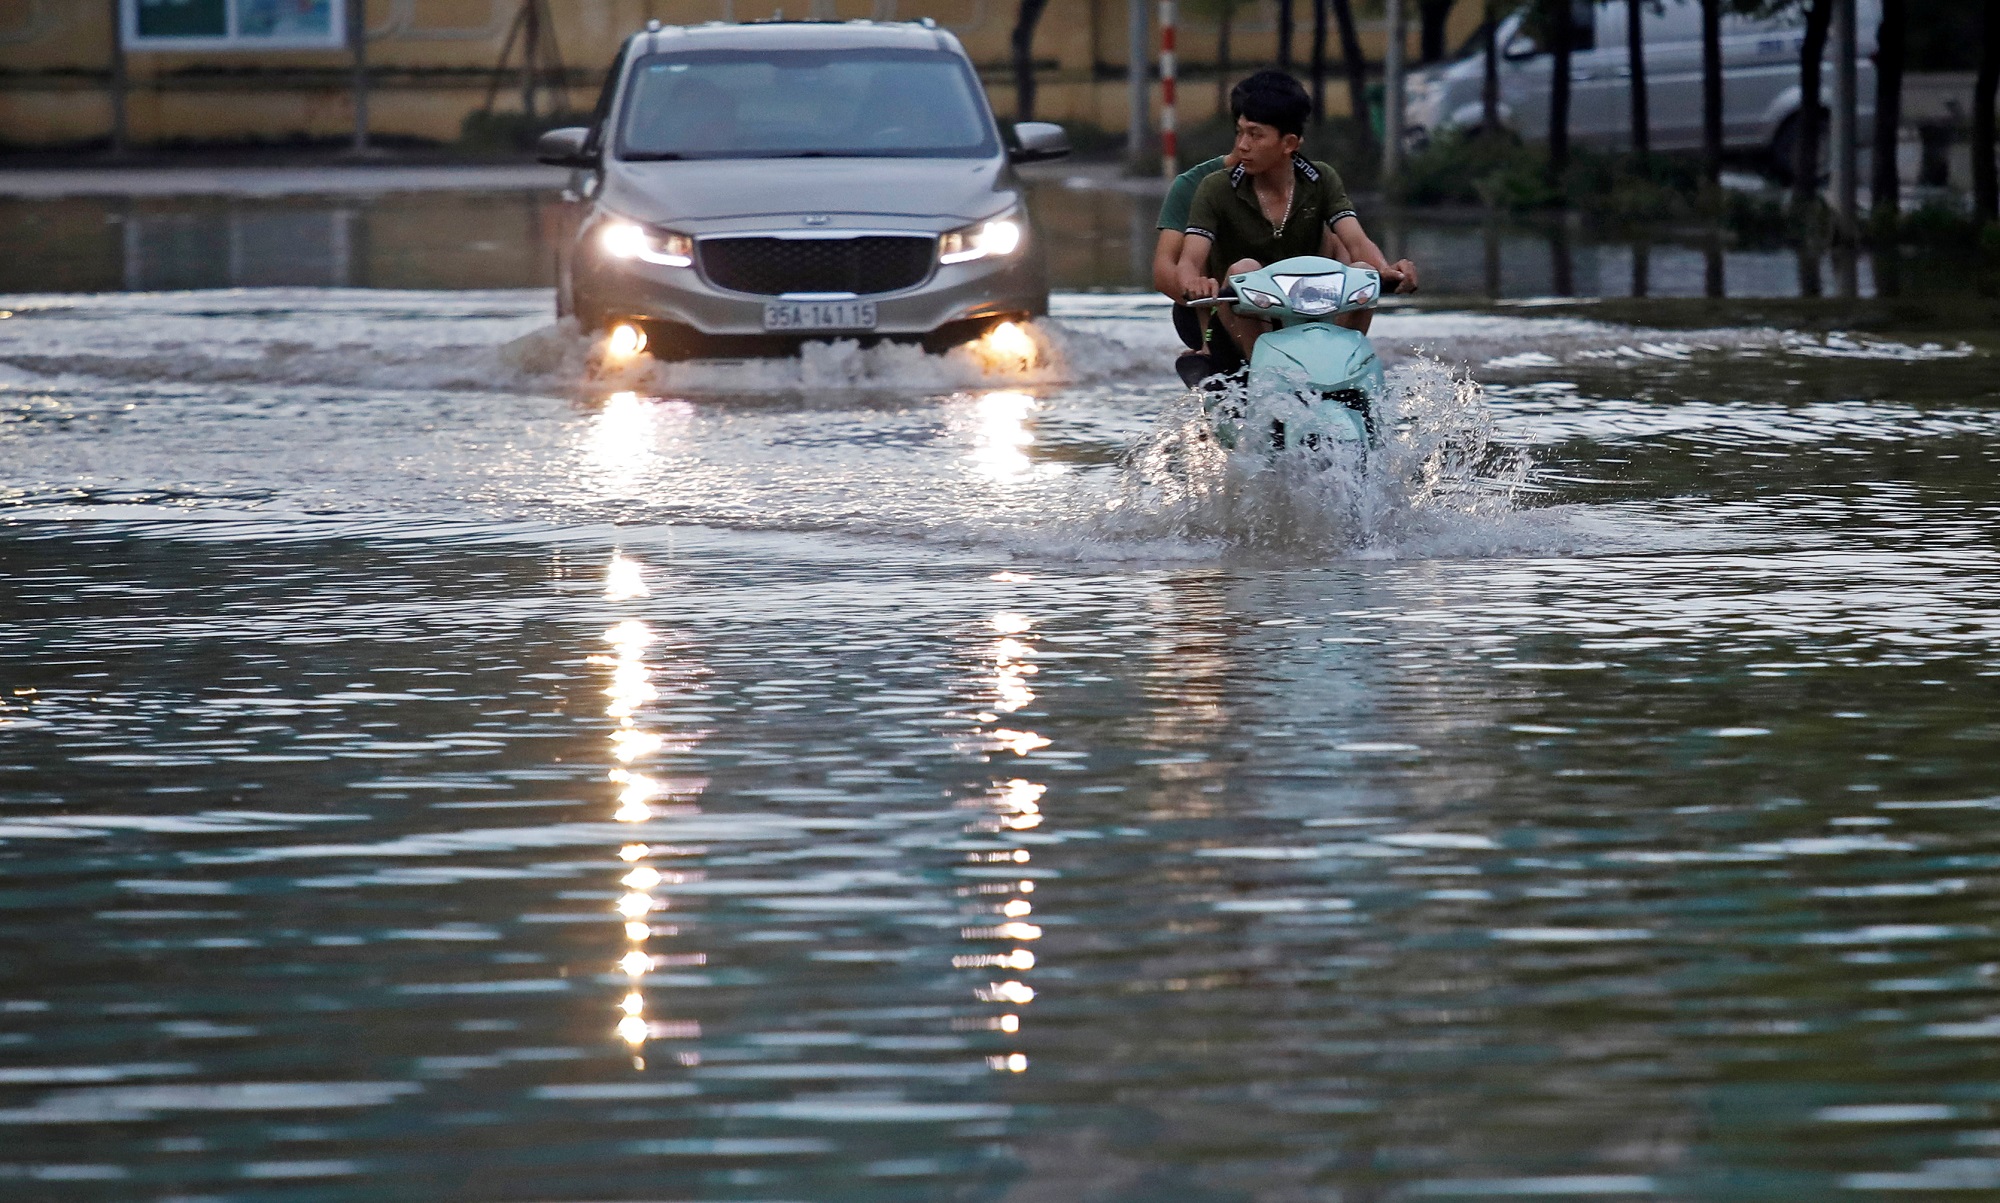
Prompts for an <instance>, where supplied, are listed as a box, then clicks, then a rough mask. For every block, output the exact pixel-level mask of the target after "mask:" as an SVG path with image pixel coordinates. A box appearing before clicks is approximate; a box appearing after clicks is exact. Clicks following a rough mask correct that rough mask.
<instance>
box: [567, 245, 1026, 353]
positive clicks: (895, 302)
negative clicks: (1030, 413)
mask: <svg viewBox="0 0 2000 1203" xmlns="http://www.w3.org/2000/svg"><path fill="white" fill-rule="evenodd" d="M577 268H578V270H577V272H576V288H577V293H578V296H579V298H580V300H581V301H582V303H581V304H580V305H579V309H580V310H583V309H588V310H589V311H591V312H594V313H596V314H598V315H601V316H602V318H604V319H605V320H611V321H616V320H618V319H621V318H635V319H639V320H641V321H646V322H656V323H671V324H673V325H676V326H681V327H685V328H687V329H688V330H690V331H692V332H694V333H695V334H698V335H703V336H707V337H710V338H739V337H744V336H757V337H760V338H761V337H766V336H770V337H779V338H788V339H790V340H791V341H794V342H798V341H804V340H805V339H806V338H822V339H824V338H841V337H851V336H855V335H871V334H872V335H874V336H876V337H882V336H889V337H906V338H921V337H924V336H927V335H932V334H935V333H937V332H938V331H940V330H943V329H946V328H948V327H954V326H960V325H964V324H967V323H974V324H976V323H978V322H980V321H982V320H986V319H998V318H1007V317H1028V316H1039V315H1041V314H1043V313H1046V312H1048V303H1049V291H1048V276H1047V272H1046V270H1045V268H1044V267H1043V264H1042V261H1041V258H1040V256H1039V255H1038V254H1036V253H1035V248H1034V247H1033V246H1032V245H1030V246H1027V247H1024V248H1023V249H1022V250H1021V251H1020V252H1018V253H1016V254H1014V255H1010V256H1008V257H1006V258H1004V259H987V260H979V261H975V262H972V263H955V264H941V265H939V266H937V267H936V268H934V269H933V270H932V272H931V274H930V276H929V277H928V278H927V279H925V280H924V281H923V283H921V284H917V285H915V286H913V287H910V288H906V289H901V290H899V291H896V292H887V293H875V294H871V295H864V296H860V297H857V298H856V299H857V300H862V301H868V302H871V303H873V304H874V306H875V316H876V322H875V327H874V329H873V330H869V331H843V330H828V331H823V332H819V333H816V334H810V335H800V334H796V333H794V334H788V335H780V336H772V335H769V332H767V331H766V330H765V328H764V306H765V305H766V303H768V302H772V301H777V300H780V299H782V298H780V297H776V296H763V295H760V294H753V293H742V292H734V291H730V290H727V289H722V288H718V287H716V286H715V285H714V284H712V283H710V282H709V281H708V280H707V279H706V278H705V277H704V276H703V275H702V273H701V270H700V269H699V268H697V267H666V266H661V265H657V264H650V263H644V262H640V261H636V260H611V259H606V258H602V257H595V258H593V259H592V260H591V261H589V262H587V263H579V264H578V265H577Z"/></svg>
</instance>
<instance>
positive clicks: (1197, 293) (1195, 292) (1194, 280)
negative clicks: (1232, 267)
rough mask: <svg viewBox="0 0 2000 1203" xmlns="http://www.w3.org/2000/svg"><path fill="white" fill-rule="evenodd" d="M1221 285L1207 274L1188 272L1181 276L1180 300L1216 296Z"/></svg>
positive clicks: (1197, 299)
mask: <svg viewBox="0 0 2000 1203" xmlns="http://www.w3.org/2000/svg"><path fill="white" fill-rule="evenodd" d="M1221 292H1222V285H1221V284H1219V283H1217V282H1216V281H1214V280H1212V279H1210V278H1209V277H1207V276H1203V275H1198V274H1193V273H1190V274H1188V275H1184V276H1182V277H1181V300H1182V301H1184V302H1185V301H1201V300H1207V299H1208V298H1210V297H1213V296H1217V295H1219V294H1220V293H1221Z"/></svg>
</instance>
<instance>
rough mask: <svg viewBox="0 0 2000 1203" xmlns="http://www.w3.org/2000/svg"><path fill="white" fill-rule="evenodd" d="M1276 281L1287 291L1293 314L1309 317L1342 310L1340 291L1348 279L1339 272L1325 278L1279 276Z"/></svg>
mask: <svg viewBox="0 0 2000 1203" xmlns="http://www.w3.org/2000/svg"><path fill="white" fill-rule="evenodd" d="M1274 280H1275V282H1276V283H1277V285H1278V287H1280V288H1282V289H1284V290H1285V296H1286V297H1287V298H1288V299H1289V300H1290V302H1291V307H1292V312H1293V313H1302V314H1305V315H1307V316H1309V317H1315V316H1318V315H1319V314H1322V313H1332V312H1333V311H1334V310H1336V309H1338V308H1340V290H1341V288H1342V287H1343V286H1344V285H1345V284H1346V283H1347V277H1346V276H1343V275H1342V274H1341V273H1339V272H1329V273H1327V274H1326V275H1323V276H1277V277H1274Z"/></svg>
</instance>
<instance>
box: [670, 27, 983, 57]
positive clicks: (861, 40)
mask: <svg viewBox="0 0 2000 1203" xmlns="http://www.w3.org/2000/svg"><path fill="white" fill-rule="evenodd" d="M635 40H645V41H647V42H648V43H649V44H646V45H643V46H640V47H636V48H637V49H640V50H642V51H643V52H645V53H654V52H658V51H673V50H858V49H877V48H890V49H904V50H950V51H958V52H959V53H963V51H962V50H960V49H959V45H958V39H957V38H955V37H953V36H951V35H950V34H949V33H946V32H945V31H943V30H941V29H938V28H937V27H936V26H934V25H931V24H928V23H920V22H916V21H893V22H892V21H747V22H743V23H740V24H737V23H730V22H723V21H710V22H708V23H706V24H703V25H665V26H661V27H660V28H659V29H658V30H648V31H646V32H645V33H642V34H640V35H639V38H638V39H635Z"/></svg>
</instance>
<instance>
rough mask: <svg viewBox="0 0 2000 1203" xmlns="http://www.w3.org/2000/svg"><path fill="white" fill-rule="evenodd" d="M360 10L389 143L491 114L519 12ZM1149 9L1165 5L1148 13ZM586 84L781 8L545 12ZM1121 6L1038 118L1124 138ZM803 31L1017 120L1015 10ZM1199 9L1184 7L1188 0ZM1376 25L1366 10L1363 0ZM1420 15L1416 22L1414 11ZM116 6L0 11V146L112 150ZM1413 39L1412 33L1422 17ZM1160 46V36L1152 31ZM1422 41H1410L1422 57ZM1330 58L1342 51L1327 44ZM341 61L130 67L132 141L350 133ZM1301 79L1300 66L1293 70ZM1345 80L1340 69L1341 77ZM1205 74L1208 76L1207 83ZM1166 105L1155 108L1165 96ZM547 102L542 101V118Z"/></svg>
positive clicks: (1097, 1)
mask: <svg viewBox="0 0 2000 1203" xmlns="http://www.w3.org/2000/svg"><path fill="white" fill-rule="evenodd" d="M351 2H359V3H365V5H366V11H367V16H368V24H369V28H370V30H371V31H372V36H371V40H370V42H369V47H368V57H369V61H370V65H371V69H372V76H373V79H374V81H375V82H374V85H373V90H372V95H371V98H370V111H371V115H372V122H371V124H372V126H373V128H374V130H375V131H376V132H377V133H381V134H390V135H404V136H414V137H421V138H428V139H435V140H438V141H450V140H452V139H454V138H456V137H457V136H458V133H459V128H460V123H461V122H462V121H463V120H464V118H465V116H466V114H468V113H470V112H472V111H474V110H476V109H478V108H479V107H480V106H481V104H482V103H483V102H484V100H485V94H486V88H487V77H488V72H489V71H490V69H491V68H492V66H493V65H494V63H495V61H496V60H497V59H498V58H499V54H500V50H501V46H502V43H503V41H504V38H505V35H506V31H507V26H508V22H509V20H510V19H511V18H512V16H513V14H514V13H515V11H516V10H518V9H519V7H520V6H521V3H522V0H351ZM1142 2H1144V3H1145V4H1146V6H1147V8H1148V10H1149V12H1150V11H1151V10H1155V9H1156V8H1157V5H1156V4H1155V3H1154V0H1142ZM545 3H546V5H547V9H548V11H549V12H550V13H551V14H552V15H553V18H554V31H555V38H556V42H557V44H558V46H559V47H560V48H561V52H562V57H563V60H564V62H565V63H566V64H567V65H568V66H569V67H570V68H571V70H572V73H573V75H572V77H573V79H574V81H575V85H576V86H575V87H574V89H573V91H572V92H571V97H572V104H573V105H574V106H575V107H577V108H585V107H588V105H589V104H590V102H591V100H592V98H593V97H594V95H595V89H596V84H597V80H598V79H599V78H600V73H601V72H602V70H603V69H604V67H605V65H607V64H608V63H609V62H610V60H611V57H612V55H613V54H614V53H615V52H616V50H617V47H618V43H619V41H620V39H622V38H623V37H624V36H625V35H626V34H628V33H630V32H631V31H633V30H634V29H637V28H638V27H640V26H641V25H642V24H644V22H645V21H646V20H647V19H648V18H658V19H660V20H662V21H665V22H668V23H685V22H696V21H705V20H726V19H732V18H736V17H743V18H749V17H763V16H769V15H770V14H771V13H772V12H773V11H774V10H775V9H777V8H779V7H781V5H780V4H779V2H778V0H545ZM1126 3H1127V0H1051V2H1050V4H1049V6H1048V9H1047V11H1046V12H1045V14H1044V16H1043V18H1042V21H1041V25H1040V27H1039V29H1038V30H1037V34H1036V39H1035V58H1036V61H1037V63H1038V64H1039V65H1040V69H1039V71H1038V80H1039V88H1038V93H1037V104H1036V108H1037V110H1038V111H1037V114H1036V115H1037V116H1039V117H1043V118H1045V119H1048V120H1055V121H1085V122H1091V123H1094V124H1096V125H1098V126H1101V127H1103V128H1105V129H1109V130H1122V129H1123V128H1124V125H1125V120H1126V116H1125V115H1126V101H1125V90H1124V82H1123V79H1122V78H1121V77H1122V74H1123V71H1124V66H1125V29H1126V25H1125V22H1126ZM782 7H783V8H784V9H785V11H786V13H787V15H789V16H793V17H806V16H812V17H837V18H841V19H849V18H861V17H875V18H884V17H891V16H893V17H898V18H904V19H908V18H915V17H924V16H928V17H932V18H934V19H935V20H936V21H937V22H938V23H939V24H940V25H941V26H943V27H945V28H947V29H950V30H952V31H953V32H954V33H956V34H957V35H958V36H959V37H960V39H961V40H962V41H963V42H964V43H965V46H966V49H967V51H968V52H970V53H971V55H972V57H973V59H974V61H976V62H978V63H979V64H980V65H981V67H982V69H983V71H984V73H985V75H986V77H987V81H988V86H989V90H990V93H991V96H992V99H993V105H994V108H995V109H996V110H997V111H998V112H999V113H1000V114H1001V115H1002V116H1003V117H1007V116H1012V115H1013V110H1014V89H1013V87H1012V85H1011V83H1010V82H1009V81H1010V76H1009V74H1008V72H1007V69H1006V64H1007V62H1008V56H1009V53H1010V51H1009V45H1008V35H1009V33H1010V32H1011V29H1012V24H1013V19H1014V13H1015V9H1016V2H1015V0H786V2H785V3H783V4H782ZM1182 7H1183V8H1184V9H1185V8H1187V7H1189V6H1188V5H1187V4H1186V3H1185V0H1184V2H1183V4H1182ZM1360 7H1361V8H1362V9H1363V11H1364V13H1365V12H1367V11H1368V10H1369V9H1370V8H1371V7H1372V6H1371V5H1370V4H1368V3H1367V2H1366V0H1363V3H1362V4H1361V5H1360ZM1409 7H1411V8H1412V9H1414V7H1415V5H1414V4H1412V5H1410V6H1409ZM1294 8H1295V9H1296V11H1297V13H1298V21H1297V25H1298V28H1297V33H1296V34H1295V37H1294V43H1293V44H1294V55H1295V58H1302V57H1303V55H1304V53H1305V51H1306V49H1307V47H1308V45H1309V41H1310V14H1311V11H1312V5H1311V0H1298V2H1297V3H1296V4H1295V5H1294ZM111 9H112V0H0V142H5V143H7V144H11V145H16V146H24V145H25V146H37V145H39V146H52V145H63V144H73V143H78V142H84V141H89V140H92V139H102V138H104V137H105V136H106V135H107V133H108V131H109V129H110V123H111V105H110V102H109V99H108V95H107V89H108V83H109V79H110V51H111V28H112V26H111ZM1275 13H1276V5H1275V4H1274V3H1272V2H1271V0H1250V2H1249V3H1246V4H1245V5H1244V6H1243V9H1242V11H1241V12H1240V13H1239V15H1238V17H1237V19H1236V22H1235V27H1234V32H1233V35H1232V54H1231V59H1232V74H1234V73H1240V72H1241V71H1242V70H1245V69H1247V68H1249V67H1254V66H1259V65H1264V64H1268V63H1269V62H1271V60H1272V59H1273V58H1274V57H1275V55H1276V46H1277V35H1276V19H1275ZM1477 20H1478V5H1477V3H1476V0H1459V4H1458V6H1457V9H1456V10H1455V11H1454V13H1453V19H1452V31H1451V41H1452V42H1453V43H1454V44H1456V43H1457V42H1458V41H1459V40H1461V39H1463V38H1464V37H1466V36H1468V34H1469V33H1470V30H1471V28H1472V26H1473V25H1474V24H1476V22H1477ZM1361 26H1362V28H1361V35H1362V42H1363V45H1364V49H1365V51H1366V53H1367V55H1368V57H1370V58H1371V59H1379V57H1380V55H1381V50H1382V44H1383V34H1382V23H1381V21H1380V19H1379V18H1376V19H1372V20H1371V19H1368V18H1366V17H1364V19H1363V20H1362V22H1361ZM1413 26H1414V21H1413ZM1152 38H1153V42H1154V43H1155V44H1156V43H1157V38H1158V34H1157V31H1155V32H1154V34H1153V35H1152ZM1415 40H1416V31H1415V29H1414V27H1413V28H1412V30H1411V52H1412V53H1413V54H1414V51H1415ZM1329 43H1330V46H1329V53H1330V54H1334V55H1337V53H1338V39H1337V38H1334V37H1332V36H1331V34H1330V35H1329ZM1180 48H1181V60H1182V62H1183V64H1185V67H1184V69H1185V70H1186V71H1188V72H1191V73H1192V75H1193V78H1191V79H1189V80H1188V82H1187V83H1186V84H1185V85H1184V86H1183V88H1182V90H1181V112H1182V119H1183V121H1188V120H1198V119H1199V118H1201V117H1204V116H1207V115H1209V114H1210V113H1212V112H1213V111H1214V103H1215V87H1214V83H1213V74H1212V72H1213V66H1214V61H1215V49H1216V26H1215V22H1214V21H1213V20H1204V19H1200V18H1197V17H1188V18H1186V19H1184V22H1183V25H1182V28H1181V31H1180ZM349 65H350V61H349V59H348V56H347V54H346V53H345V52H336V51H289V52H271V51H259V52H215V53H204V54H189V53H171V54H169V53H159V52H140V53H134V54H131V55H130V56H129V57H128V65H127V74H128V78H129V79H130V87H131V93H130V97H131V98H130V101H129V105H128V121H129V128H130V132H131V139H132V141H133V143H134V144H136V145H146V144H149V143H159V142H166V141H237V140H265V141H280V140H287V139H291V138H297V137H301V136H304V137H317V138H327V137H338V136H340V135H342V134H344V133H345V132H347V131H348V130H349V129H350V128H351V126H352V121H353V104H352V100H351V97H350V94H349V91H348V72H349ZM1295 69H1301V68H1300V67H1299V66H1298V65H1295ZM1334 69H1337V63H1336V64H1335V66H1334ZM1205 72H1206V73H1208V74H1207V78H1203V75H1204V73H1205ZM1153 91H1154V102H1155V106H1156V108H1157V102H1158V89H1157V87H1156V88H1154V89H1153ZM519 97H520V93H519V89H518V87H517V86H513V85H511V84H510V86H506V87H503V88H502V90H501V93H500V102H499V107H500V108H502V109H515V110H518V108H519V105H520V100H519ZM1327 102H1328V107H1329V109H1330V110H1332V111H1333V112H1334V113H1336V114H1339V113H1343V112H1345V108H1346V92H1345V90H1344V89H1343V88H1341V87H1339V86H1338V85H1337V84H1335V85H1334V86H1330V87H1329V88H1328V90H1327ZM548 103H549V102H548V101H547V100H544V101H543V104H544V105H545V106H546V105H547V104H548Z"/></svg>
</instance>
